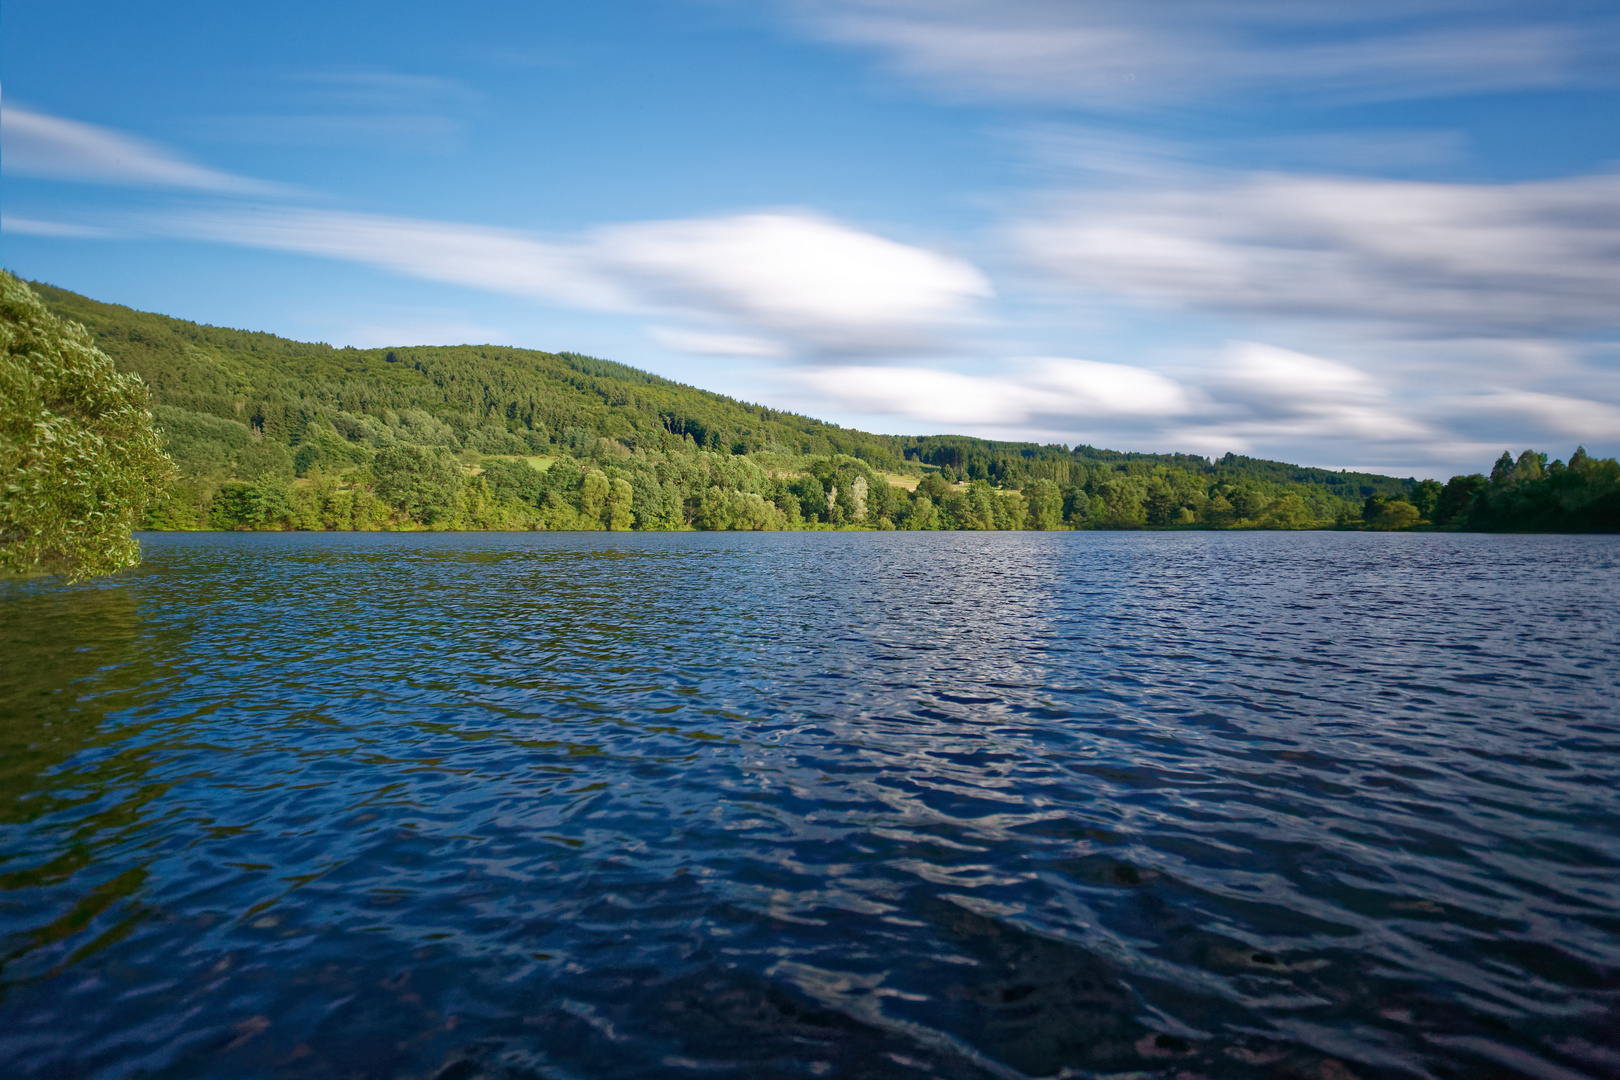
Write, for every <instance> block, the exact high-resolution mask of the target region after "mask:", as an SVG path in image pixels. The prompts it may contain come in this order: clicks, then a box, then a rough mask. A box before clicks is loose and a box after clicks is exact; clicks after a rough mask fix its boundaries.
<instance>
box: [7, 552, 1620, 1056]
mask: <svg viewBox="0 0 1620 1080" xmlns="http://www.w3.org/2000/svg"><path fill="white" fill-rule="evenodd" d="M146 553H147V555H146V563H145V565H144V566H142V567H141V568H140V569H139V570H136V571H133V572H129V573H126V574H123V575H120V576H119V577H117V578H115V579H113V580H110V581H105V582H101V583H96V584H87V585H80V586H75V587H64V586H61V585H57V584H51V583H48V582H38V581H35V582H25V583H21V584H18V583H11V584H7V585H4V586H3V587H0V612H3V615H4V619H3V630H0V657H3V668H0V671H3V682H0V707H3V709H4V717H5V718H4V722H3V724H0V935H3V939H0V949H3V960H4V968H3V973H0V979H3V986H0V990H3V994H4V997H3V999H0V1071H5V1072H8V1073H9V1074H12V1075H20V1076H38V1077H68V1076H97V1077H114V1076H134V1075H149V1076H163V1077H192V1076H209V1077H277V1078H280V1077H289V1078H291V1077H340V1076H341V1077H433V1076H437V1077H441V1078H443V1080H473V1078H478V1077H491V1078H493V1077H502V1078H516V1077H534V1076H541V1077H552V1078H557V1080H561V1078H566V1077H581V1078H583V1077H591V1078H597V1077H604V1078H608V1077H611V1078H619V1077H625V1078H629V1077H637V1078H639V1077H694V1078H702V1077H711V1076H713V1077H728V1076H734V1077H863V1078H866V1077H916V1078H923V1077H928V1076H935V1077H948V1078H969V1077H1001V1078H1007V1077H1018V1076H1030V1077H1037V1076H1069V1077H1091V1076H1097V1075H1104V1076H1106V1075H1111V1074H1127V1075H1131V1076H1147V1077H1159V1076H1164V1077H1177V1076H1187V1077H1208V1078H1224V1077H1272V1076H1276V1077H1300V1078H1307V1080H1344V1078H1346V1077H1362V1078H1372V1077H1459V1078H1460V1077H1468V1078H1474V1077H1487V1078H1488V1077H1519V1076H1525V1077H1532V1078H1537V1080H1568V1078H1572V1077H1581V1076H1586V1077H1605V1076H1616V1075H1620V836H1617V833H1620V795H1617V790H1620V707H1617V704H1616V703H1617V701H1620V662H1617V658H1620V617H1617V610H1620V604H1617V600H1620V538H1614V537H1480V536H1449V535H1370V534H1266V535H1252V534H1251V535H1230V534H1228V535H1210V534H1103V533H1066V534H1051V535H1043V534H1029V533H1026V534H993V533H992V534H985V533H969V534H960V533H959V534H943V535H920V534H910V535H907V534H851V533H842V534H826V533H822V534H797V535H795V534H786V535H781V534H778V535H752V534H751V535H730V536H714V535H694V534H679V535H628V536H601V535H599V536H580V535H573V536H567V535H564V536H552V535H522V536H505V535H497V536H491V535H470V536H469V535H415V536H375V535H372V536H366V535H190V536H184V535H177V536H149V537H147V539H146Z"/></svg>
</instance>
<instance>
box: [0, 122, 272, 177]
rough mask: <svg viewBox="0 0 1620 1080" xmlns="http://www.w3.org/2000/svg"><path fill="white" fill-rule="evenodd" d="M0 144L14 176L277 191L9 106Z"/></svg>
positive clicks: (0, 125)
mask: <svg viewBox="0 0 1620 1080" xmlns="http://www.w3.org/2000/svg"><path fill="white" fill-rule="evenodd" d="M0 143H3V148H0V156H3V167H4V169H5V171H6V172H7V173H10V174H12V175H15V176H34V177H43V178H47V179H53V180H78V181H84V182H88V183H96V184H120V185H124V186H128V187H158V188H178V189H186V190H192V191H208V192H219V193H234V194H249V193H255V192H265V193H268V192H273V191H278V190H282V189H280V188H278V187H277V186H276V185H273V184H267V183H263V182H261V181H257V180H249V179H247V178H245V177H240V176H232V175H231V174H229V173H224V172H219V171H217V170H215V169H209V168H206V167H204V166H202V165H195V164H193V163H191V162H189V161H186V160H184V159H182V158H180V157H177V156H175V155H173V154H171V153H169V152H168V151H167V150H164V149H163V148H161V147H159V146H155V145H153V144H151V143H148V142H146V141H144V140H141V139H137V138H134V137H132V136H129V135H125V134H122V133H120V132H116V131H109V130H108V129H106V128H102V127H96V126H95V125H93V124H82V123H80V122H78V121H77V120H64V119H62V118H61V117H59V116H48V115H46V114H45V113H38V112H34V111H32V110H29V109H20V108H18V107H16V106H15V105H6V106H3V107H0Z"/></svg>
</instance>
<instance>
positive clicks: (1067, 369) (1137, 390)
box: [1028, 357, 1193, 417]
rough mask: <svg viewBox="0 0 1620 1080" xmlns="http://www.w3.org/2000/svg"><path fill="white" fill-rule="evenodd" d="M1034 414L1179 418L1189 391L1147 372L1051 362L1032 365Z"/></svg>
mask: <svg viewBox="0 0 1620 1080" xmlns="http://www.w3.org/2000/svg"><path fill="white" fill-rule="evenodd" d="M1030 368H1031V370H1030V373H1029V384H1028V385H1029V388H1030V390H1031V391H1032V393H1033V395H1034V396H1033V399H1032V403H1031V412H1032V413H1033V414H1037V415H1048V416H1064V415H1067V416H1087V417H1113V416H1159V417H1163V416H1178V415H1180V414H1182V413H1186V412H1189V411H1191V410H1192V408H1193V403H1192V399H1191V398H1190V397H1189V395H1188V393H1187V390H1186V388H1185V387H1183V386H1181V385H1180V384H1179V383H1177V382H1175V381H1174V380H1172V379H1169V378H1166V377H1165V376H1163V375H1160V374H1159V373H1158V372H1155V371H1148V370H1147V369H1146V368H1139V367H1132V366H1130V365H1127V364H1102V363H1098V362H1097V361H1094V360H1069V359H1064V358H1061V357H1049V358H1044V359H1040V360H1035V361H1033V362H1031V363H1030Z"/></svg>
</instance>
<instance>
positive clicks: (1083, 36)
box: [788, 0, 1616, 107]
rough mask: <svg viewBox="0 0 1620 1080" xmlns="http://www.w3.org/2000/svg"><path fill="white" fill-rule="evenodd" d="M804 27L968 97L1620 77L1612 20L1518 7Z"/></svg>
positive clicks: (1079, 11)
mask: <svg viewBox="0 0 1620 1080" xmlns="http://www.w3.org/2000/svg"><path fill="white" fill-rule="evenodd" d="M788 7H789V10H791V11H793V12H794V13H795V14H796V16H797V19H798V21H799V22H800V24H801V25H803V26H805V27H807V28H808V29H809V30H810V31H811V32H812V33H815V34H817V35H820V36H822V37H825V38H829V39H831V40H834V41H838V42H842V43H846V44H850V45H855V46H860V47H866V48H871V49H875V50H877V51H878V52H879V53H881V54H882V55H884V56H885V57H886V58H887V59H888V60H889V61H890V63H891V64H892V65H893V66H894V67H895V68H896V69H897V70H898V71H900V72H901V73H903V74H905V75H907V76H910V77H913V78H917V79H921V80H923V81H925V82H928V83H931V84H934V85H937V86H940V87H943V88H945V89H946V90H947V91H950V92H953V93H956V94H963V95H969V96H981V97H982V96H988V97H992V98H1003V99H1013V100H1023V101H1039V102H1053V103H1061V104H1069V105H1086V106H1104V107H1108V106H1138V105H1141V104H1144V103H1155V102H1170V101H1176V100H1180V99H1185V98H1187V97H1189V96H1193V95H1196V94H1200V93H1203V92H1207V91H1208V90H1209V89H1211V88H1226V89H1239V90H1245V89H1247V90H1261V91H1268V92H1279V91H1281V92H1286V93H1288V94H1290V95H1291V96H1294V97H1298V96H1302V95H1303V96H1315V97H1322V98H1331V99H1347V98H1348V99H1395V98H1407V97H1420V96H1430V95H1439V94H1453V93H1461V92H1473V91H1489V90H1506V89H1519V88H1527V87H1551V86H1567V85H1571V84H1580V83H1590V82H1594V81H1612V70H1611V69H1612V63H1613V61H1614V59H1615V56H1616V48H1615V46H1616V28H1615V20H1614V18H1613V16H1612V14H1610V13H1607V12H1605V13H1601V14H1600V13H1597V12H1594V11H1593V10H1592V9H1591V8H1590V7H1589V6H1586V7H1583V6H1582V5H1580V4H1578V3H1557V2H1553V3H1548V4H1542V5H1537V6H1534V7H1529V8H1527V7H1525V6H1523V5H1519V4H1514V3H1511V2H1509V0H1494V2H1492V0H1476V2H1474V3H1458V2H1455V0H1404V2H1400V0H1361V2H1358V3H1350V2H1344V0H1341V2H1337V3H1309V4H1301V3H1298V2H1296V0H1202V2H1189V3H1184V4H1178V5H1176V7H1175V9H1174V11H1173V13H1170V12H1167V11H1166V10H1165V9H1163V8H1161V7H1160V6H1158V5H1153V4H1142V3H1132V2H1127V0H815V2H810V0H800V2H790V3H789V4H788Z"/></svg>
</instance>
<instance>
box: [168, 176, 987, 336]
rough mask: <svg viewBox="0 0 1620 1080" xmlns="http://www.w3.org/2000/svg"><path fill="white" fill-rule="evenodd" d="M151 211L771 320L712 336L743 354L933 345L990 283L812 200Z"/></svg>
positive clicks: (328, 249) (407, 267) (617, 307)
mask: <svg viewBox="0 0 1620 1080" xmlns="http://www.w3.org/2000/svg"><path fill="white" fill-rule="evenodd" d="M147 225H148V228H149V229H150V230H151V231H153V232H156V233H159V234H163V235H169V236H181V237H187V238H191V239H198V240H209V241H214V242H220V243H231V244H242V245H247V246H251V247H263V248H271V249H276V250H282V251H298V252H303V253H306V254H311V255H320V256H325V257H329V258H339V259H349V260H353V261H356V262H363V263H368V264H371V265H374V266H380V267H383V268H385V269H387V270H390V271H392V272H395V273H399V274H404V275H407V276H410V277H418V278H425V279H427V280H431V281H444V282H450V283H454V284H457V285H466V286H471V287H473V288H479V289H487V290H490V291H492V292H501V293H508V294H512V295H518V296H526V297H531V298H534V299H540V300H545V301H549V302H553V303H561V304H566V305H571V306H576V307H582V308H588V309H594V310H602V311H624V312H654V313H656V312H673V313H677V314H683V313H684V314H690V315H693V316H696V317H699V318H701V319H705V320H707V321H711V322H712V321H720V322H722V323H726V324H730V325H735V326H739V327H742V328H744V329H747V330H754V331H762V332H763V333H764V335H765V337H759V336H756V335H755V334H740V335H738V334H730V335H723V336H724V337H725V338H726V339H727V341H726V342H719V341H717V340H716V339H714V338H713V337H711V338H710V339H709V341H708V344H709V345H710V346H712V345H715V344H729V346H730V347H731V349H732V351H733V354H734V355H735V351H734V350H735V348H736V347H738V345H739V342H742V344H743V345H745V346H746V353H747V354H749V355H767V352H762V351H761V350H762V349H769V350H770V351H772V352H775V353H778V354H779V353H781V352H784V351H786V350H785V349H784V348H783V347H782V346H781V345H775V346H772V344H771V343H772V342H774V341H780V342H785V343H790V344H791V345H792V346H795V347H796V348H797V349H798V350H799V351H808V352H827V351H833V352H838V351H846V352H866V353H871V352H894V351H903V350H906V349H912V348H917V347H921V346H923V345H926V344H929V343H932V342H933V341H935V340H936V339H937V338H938V337H939V336H940V335H941V334H942V333H943V332H944V331H945V330H947V329H948V328H950V327H953V326H956V325H959V324H961V323H963V322H964V321H966V320H968V319H969V318H970V317H971V315H972V307H973V304H974V302H975V301H977V300H978V299H979V298H981V297H983V296H985V295H987V294H988V292H989V289H990V287H989V283H988V282H987V281H986V280H985V278H984V276H983V275H982V274H980V273H979V272H978V271H977V270H976V269H974V268H973V266H972V265H970V264H968V263H966V262H964V261H962V260H960V259H956V258H953V257H950V256H946V255H941V254H938V253H936V252H932V251H928V250H926V249H924V248H918V247H912V246H909V245H905V244H900V243H897V242H895V241H892V240H888V239H885V238H883V237H880V236H875V235H873V234H871V233H867V232H862V231H860V230H857V229H853V228H850V227H849V226H846V225H842V224H839V223H838V222H834V221H829V220H826V219H824V218H820V217H816V216H812V215H809V214H746V215H739V216H736V217H723V218H706V219H696V220H688V221H655V222H640V223H634V224H626V225H615V226H610V227H607V228H603V229H599V230H596V231H594V232H590V233H587V234H585V235H584V236H582V237H578V238H575V239H571V240H564V241H552V240H542V239H538V238H536V237H533V236H530V235H528V234H524V233H520V232H517V231H514V230H507V229H494V228H488V227H483V226H474V225H461V224H454V223H449V222H437V221H423V220H417V219H409V218H390V217H379V216H375V215H369V214H354V213H346V212H338V211H317V210H300V209H286V208H282V209H255V210H244V209H241V208H223V209H217V210H208V211H191V212H185V213H180V214H171V215H166V216H161V217H152V218H149V219H147ZM666 333H669V332H668V331H666ZM675 333H676V334H677V336H678V335H679V334H680V333H681V332H679V331H677V332H675ZM742 339H748V340H747V341H743V340H742ZM692 340H693V339H691V338H688V339H687V341H688V343H690V342H691V341H692ZM700 351H703V350H700ZM710 351H712V350H710Z"/></svg>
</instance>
